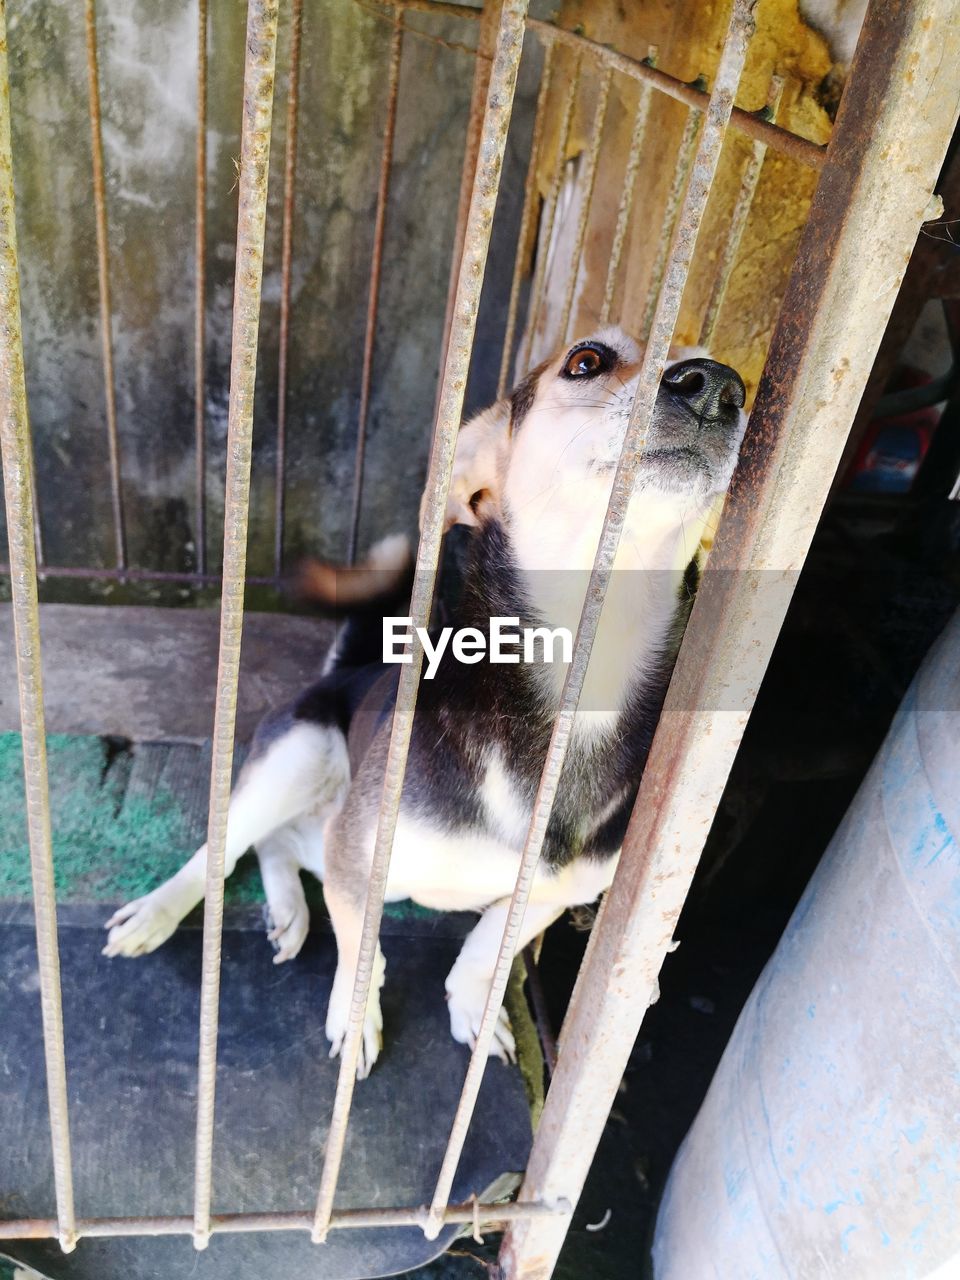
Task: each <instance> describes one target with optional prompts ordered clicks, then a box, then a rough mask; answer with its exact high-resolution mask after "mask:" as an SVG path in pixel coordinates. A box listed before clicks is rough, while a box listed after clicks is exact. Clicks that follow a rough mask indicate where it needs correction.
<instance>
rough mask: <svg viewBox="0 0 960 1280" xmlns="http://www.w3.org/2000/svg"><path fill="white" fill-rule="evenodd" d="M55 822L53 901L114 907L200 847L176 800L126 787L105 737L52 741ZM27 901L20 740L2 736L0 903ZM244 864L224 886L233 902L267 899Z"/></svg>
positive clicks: (251, 866) (54, 737)
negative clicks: (146, 795) (134, 792)
mask: <svg viewBox="0 0 960 1280" xmlns="http://www.w3.org/2000/svg"><path fill="white" fill-rule="evenodd" d="M47 759H48V769H49V777H50V816H51V825H52V828H53V864H54V881H55V884H56V888H57V897H58V898H59V899H60V900H61V901H73V902H101V901H102V902H112V901H115V900H116V901H119V900H121V899H127V898H131V897H138V896H139V895H140V894H143V893H146V892H147V891H148V890H150V889H152V888H154V887H155V886H156V885H157V884H158V883H159V882H160V881H161V880H163V879H165V878H166V877H167V876H169V875H172V874H173V872H174V871H176V870H177V868H178V867H179V866H180V865H181V864H182V862H183V860H184V857H185V856H186V855H187V854H189V853H191V852H192V851H193V848H194V847H195V831H194V830H192V825H193V824H192V823H191V822H190V819H189V816H188V815H187V813H186V812H185V811H184V808H183V806H182V804H181V803H180V801H179V799H178V797H176V796H175V795H173V794H171V793H170V791H169V790H167V789H165V788H163V787H158V788H157V789H156V790H155V791H154V792H153V793H152V794H151V795H150V796H149V798H142V799H141V798H138V797H134V796H131V795H130V794H129V793H128V792H127V791H126V783H127V780H128V777H129V768H128V767H127V768H123V767H116V766H114V767H108V766H109V765H110V760H109V753H108V748H107V744H106V742H105V741H104V740H103V739H101V738H95V737H81V736H76V735H72V734H50V735H49V736H48V738H47ZM29 896H30V852H29V846H28V843H27V828H26V816H25V813H24V802H23V760H22V756H21V752H20V737H19V734H14V733H5V734H0V899H6V900H8V901H9V900H11V899H12V900H15V901H16V900H25V899H28V898H29ZM262 897H263V895H262V890H261V886H260V877H259V875H258V873H257V869H256V863H255V861H254V860H253V859H248V860H246V862H245V863H244V864H243V865H242V866H241V867H239V868H238V870H237V874H236V875H234V876H232V877H231V878H230V880H229V881H228V885H227V900H228V902H231V903H245V902H259V901H262Z"/></svg>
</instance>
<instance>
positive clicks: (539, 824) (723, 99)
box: [425, 0, 756, 1239]
mask: <svg viewBox="0 0 960 1280" xmlns="http://www.w3.org/2000/svg"><path fill="white" fill-rule="evenodd" d="M755 4H756V0H734V3H733V9H732V13H731V17H730V24H729V28H728V32H727V36H726V39H725V41H724V45H723V49H722V52H721V56H720V65H719V67H718V69H717V76H716V81H715V83H714V88H713V91H712V93H711V95H710V99H709V103H708V106H707V110H706V112H705V113H704V119H703V127H702V128H701V130H700V139H699V145H698V147H697V154H696V157H695V159H694V161H693V164H692V168H691V173H690V178H689V181H688V182H687V186H686V192H685V195H684V198H683V203H682V207H681V211H680V214H679V216H678V218H677V220H676V224H675V227H674V232H673V240H672V243H671V246H670V252H669V255H668V259H667V266H666V271H665V275H664V282H663V288H662V289H661V290H660V294H659V298H658V301H657V306H656V311H655V314H654V317H653V323H652V326H651V330H650V335H649V337H648V339H647V344H646V349H645V351H644V353H643V359H642V361H641V365H640V372H639V375H638V383H637V391H636V394H635V397H634V402H633V406H632V408H631V411H630V419H629V422H628V424H627V430H626V434H625V436H624V441H623V446H622V449H621V454H620V458H619V461H618V463H617V469H616V473H615V475H614V479H613V484H612V488H611V494H610V500H609V503H608V506H607V511H606V515H605V516H604V521H603V528H602V530H601V533H600V539H599V543H598V546H597V553H596V558H595V561H594V566H593V569H592V571H591V574H590V581H589V584H588V586H587V591H586V597H585V603H584V606H583V611H582V614H581V617H580V623H579V626H578V628H577V637H576V640H575V642H574V647H573V654H572V658H571V662H570V666H569V668H568V670H567V675H566V679H565V681H564V686H563V692H562V694H561V697H560V705H559V708H558V711H557V715H556V719H555V721H554V727H553V731H552V733H551V737H550V744H549V747H548V749H547V757H546V760H545V761H544V766H543V772H542V775H541V778H540V783H539V786H538V788H537V795H536V799H535V801H534V806H533V812H532V815H531V818H530V824H529V828H528V831H527V837H526V841H525V844H524V850H523V856H522V859H521V863H520V869H519V871H518V874H517V881H516V886H515V888H514V892H513V896H512V898H511V902H510V909H509V913H508V916H507V921H506V924H505V925H504V930H503V938H502V941H501V944H500V950H499V953H498V955H497V963H496V969H495V971H494V976H493V980H492V982H491V985H490V991H489V994H488V997H487V1003H486V1007H485V1009H484V1014H483V1018H482V1020H481V1024H480V1029H479V1032H478V1033H477V1037H476V1043H475V1045H474V1048H473V1051H472V1053H471V1055H470V1065H469V1067H468V1069H467V1078H466V1080H465V1082H464V1086H463V1090H462V1092H461V1095H460V1101H459V1104H458V1106H457V1113H456V1116H455V1118H454V1122H453V1125H452V1127H451V1131H450V1139H449V1142H448V1146H447V1150H446V1153H445V1155H444V1158H443V1164H442V1166H441V1170H440V1175H439V1177H438V1179H437V1185H436V1189H435V1192H434V1196H433V1201H432V1203H431V1208H430V1222H429V1225H428V1227H427V1228H426V1230H425V1234H426V1235H427V1236H428V1238H431V1239H434V1238H436V1236H437V1235H438V1234H439V1232H440V1228H441V1226H442V1223H443V1208H444V1206H445V1204H446V1202H447V1199H448V1197H449V1194H450V1189H451V1187H452V1186H453V1179H454V1177H455V1174H456V1170H457V1166H458V1165H459V1161H460V1156H461V1154H462V1151H463V1145H464V1143H465V1141H466V1136H467V1131H468V1129H469V1125H470V1120H471V1118H472V1115H473V1110H474V1107H475V1105H476V1100H477V1097H478V1095H479V1092H480V1085H481V1082H482V1079H483V1074H484V1071H485V1068H486V1064H487V1056H488V1053H489V1049H490V1045H491V1042H492V1039H493V1035H494V1031H495V1027H496V1021H497V1016H498V1013H499V1010H500V1007H501V1005H502V1003H503V997H504V993H505V991H506V986H507V982H508V980H509V975H510V968H511V965H512V962H513V957H514V955H515V953H516V945H517V940H518V936H519V931H520V927H521V925H522V923H523V915H524V912H525V910H526V905H527V901H528V899H529V895H530V890H531V888H532V883H533V877H534V874H535V872H536V868H537V863H538V862H539V860H540V853H541V851H542V848H543V843H544V840H545V838H546V834H547V827H548V824H549V821H550V814H551V812H552V809H553V804H554V801H555V799H556V795H557V790H558V787H559V783H560V777H561V772H562V769H563V765H564V761H565V759H566V755H567V750H568V748H569V745H570V740H571V737H572V734H573V728H574V720H575V715H576V710H577V704H578V702H579V699H580V694H581V691H582V688H583V682H584V678H585V675H586V670H587V666H588V664H589V661H590V651H591V647H592V644H593V640H594V637H595V635H596V631H597V625H598V623H599V619H600V613H601V610H602V608H603V601H604V597H605V595H606V590H607V586H608V584H609V580H610V576H611V573H612V571H613V565H614V561H615V558H616V553H617V549H618V546H619V543H620V535H621V532H622V529H623V524H624V521H625V518H626V512H627V506H628V503H629V501H630V497H631V495H632V493H633V489H634V485H635V481H636V476H637V471H638V468H639V464H640V456H641V454H642V451H643V447H644V440H645V437H646V433H647V430H648V426H649V423H650V420H651V418H652V416H653V412H654V408H655V404H656V396H657V391H658V389H659V386H660V380H661V377H662V374H663V369H664V367H665V365H666V361H667V357H668V353H669V349H670V343H671V341H672V339H673V331H674V329H675V327H676V323H677V318H678V316H679V312H680V303H681V300H682V296H683V290H684V286H685V284H686V280H687V276H688V274H689V270H690V266H691V263H692V261H693V253H694V249H695V247H696V241H697V236H698V234H699V231H700V227H701V224H702V221H703V216H704V212H705V210H706V206H707V200H708V198H709V195H710V191H711V188H712V185H713V179H714V176H715V174H716V168H717V164H718V161H719V158H720V151H721V148H722V146H723V139H724V136H725V134H726V129H727V125H728V123H729V120H730V114H731V111H732V108H733V101H734V97H735V95H736V91H737V87H738V85H739V83H740V76H741V74H742V72H743V65H744V61H745V59H746V51H747V46H748V44H749V40H750V37H751V36H752V34H753V30H754V24H753V17H752V15H753V9H754V7H755Z"/></svg>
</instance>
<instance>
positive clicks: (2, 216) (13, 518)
mask: <svg viewBox="0 0 960 1280" xmlns="http://www.w3.org/2000/svg"><path fill="white" fill-rule="evenodd" d="M0 337H2V342H0V458H2V467H3V497H4V504H5V508H6V516H7V539H8V542H9V546H10V552H9V554H10V562H11V566H12V572H11V582H10V586H11V594H12V597H13V634H14V648H15V650H16V659H17V692H18V700H19V704H20V737H21V745H22V751H23V783H24V798H25V802H26V819H27V840H28V844H29V848H30V873H31V878H32V884H33V911H34V920H35V925H36V935H37V970H38V976H39V980H40V1016H41V1022H42V1027H43V1053H44V1066H45V1069H46V1080H47V1110H48V1114H49V1118H50V1145H51V1148H52V1155H53V1180H54V1186H55V1189H56V1204H57V1221H56V1222H53V1223H52V1229H51V1231H50V1235H52V1236H56V1237H58V1238H59V1240H60V1245H61V1247H62V1248H63V1250H64V1252H69V1251H70V1250H71V1249H73V1247H74V1245H75V1244H76V1238H77V1237H76V1215H75V1210H74V1199H73V1167H72V1163H71V1158H70V1116H69V1105H68V1099H67V1064H66V1051H65V1048H64V1039H63V994H62V991H61V988H60V954H59V949H58V946H57V898H56V887H55V884H54V876H53V843H52V836H51V830H50V787H49V779H48V776H47V745H46V730H45V725H44V715H43V669H42V664H41V659H40V611H39V607H38V605H37V562H36V546H35V543H34V514H33V476H32V472H31V448H30V423H29V419H28V416H27V388H26V382H25V380H24V370H23V335H22V331H21V320H20V269H19V263H18V258H17V224H16V213H15V206H14V186H13V153H12V148H11V130H10V83H9V78H8V63H7V32H6V12H5V8H4V5H3V4H2V3H0Z"/></svg>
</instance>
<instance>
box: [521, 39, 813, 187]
mask: <svg viewBox="0 0 960 1280" xmlns="http://www.w3.org/2000/svg"><path fill="white" fill-rule="evenodd" d="M527 26H528V27H529V29H530V30H531V31H534V32H536V34H537V35H538V36H539V37H540V38H541V39H542V40H545V41H548V42H552V43H554V44H557V43H559V44H565V45H567V46H568V47H569V48H571V49H578V50H581V51H582V52H584V53H588V54H590V55H591V57H594V58H597V59H599V60H600V61H601V62H603V63H606V64H607V65H608V66H610V67H612V68H613V69H614V71H619V72H621V74H623V75H625V76H630V77H631V78H632V79H634V80H641V81H644V82H645V83H647V84H651V85H653V87H654V89H656V90H658V92H660V93H664V94H666V95H667V97H668V98H675V99H676V100H677V102H685V103H686V104H687V106H688V107H696V108H698V109H699V110H700V111H703V110H705V108H706V105H707V102H708V100H709V97H710V95H709V93H705V92H704V91H703V90H702V89H698V88H696V87H695V86H694V85H691V84H687V83H686V82H685V81H684V80H678V79H677V78H676V77H675V76H670V75H667V73H666V72H665V71H660V70H658V69H657V68H656V67H651V66H650V65H649V64H648V63H646V62H641V61H638V60H637V59H636V58H629V57H627V55H626V54H624V53H617V52H616V50H614V49H608V48H607V46H606V45H604V44H597V42H596V41H595V40H589V39H587V37H586V36H581V35H578V34H577V33H576V32H575V31H566V30H564V28H563V27H555V26H554V25H553V24H552V23H550V22H540V21H538V20H537V19H535V18H528V19H527ZM730 126H731V128H734V129H736V130H737V131H738V132H739V133H745V134H746V135H747V137H748V138H757V139H759V140H760V141H761V142H765V143H766V144H767V146H768V147H772V148H773V150H774V151H779V152H780V153H781V155H785V156H789V157H790V158H791V159H792V160H798V161H799V162H800V164H805V165H807V166H808V167H809V168H811V169H822V168H823V164H824V159H825V157H826V151H827V149H826V147H822V146H820V145H819V143H816V142H811V141H810V140H809V139H808V138H801V137H800V136H799V135H798V134H796V133H791V132H790V130H789V129H782V128H781V127H780V126H779V125H776V124H771V123H770V121H769V120H765V119H764V118H763V117H762V116H761V115H759V114H754V113H753V112H751V111H744V110H743V109H742V108H740V107H734V108H733V113H732V114H731V116H730Z"/></svg>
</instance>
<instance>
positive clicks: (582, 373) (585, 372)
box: [562, 347, 612, 378]
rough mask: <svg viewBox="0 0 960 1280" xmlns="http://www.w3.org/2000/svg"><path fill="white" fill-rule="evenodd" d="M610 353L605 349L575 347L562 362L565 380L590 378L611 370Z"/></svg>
mask: <svg viewBox="0 0 960 1280" xmlns="http://www.w3.org/2000/svg"><path fill="white" fill-rule="evenodd" d="M611 354H612V353H611V352H610V351H608V350H607V348H606V347H575V348H574V350H573V351H571V352H570V354H569V355H568V356H567V358H566V360H565V361H564V362H563V370H562V372H563V376H564V377H565V378H592V377H593V376H594V375H595V374H598V373H606V372H607V371H608V370H609V369H610V368H612V360H611Z"/></svg>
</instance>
